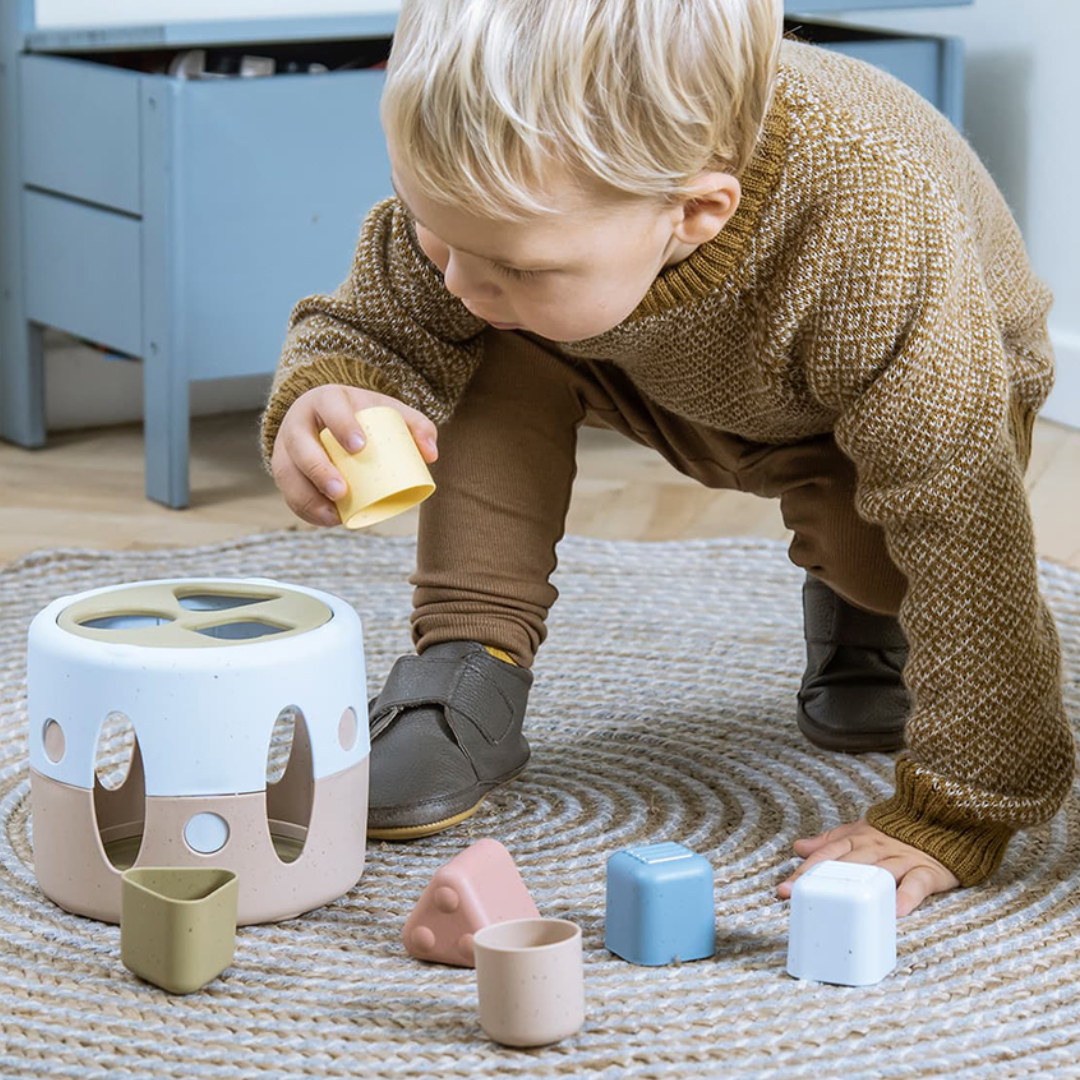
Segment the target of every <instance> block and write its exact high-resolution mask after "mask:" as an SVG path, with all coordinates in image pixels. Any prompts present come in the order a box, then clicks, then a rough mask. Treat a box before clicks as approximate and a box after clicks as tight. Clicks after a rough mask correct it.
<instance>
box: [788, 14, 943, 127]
mask: <svg viewBox="0 0 1080 1080" xmlns="http://www.w3.org/2000/svg"><path fill="white" fill-rule="evenodd" d="M785 28H786V29H787V30H789V31H790V32H792V33H794V35H795V36H796V37H798V38H801V39H802V40H803V41H810V42H812V43H813V44H815V45H823V46H824V47H825V48H827V49H832V50H833V51H834V52H840V53H844V54H845V55H846V56H853V57H855V58H856V59H857V60H865V61H866V62H867V63H868V64H873V65H874V66H875V67H879V68H881V69H882V70H883V71H887V72H889V74H890V75H894V76H895V77H896V78H898V79H899V80H900V81H901V82H904V83H907V85H908V86H910V87H911V88H912V89H913V90H915V91H916V92H917V93H919V94H922V96H923V97H924V98H926V100H927V101H929V102H930V104H931V105H933V106H934V107H935V108H937V109H939V110H940V111H941V112H943V113H944V114H945V115H946V116H947V117H948V118H949V119H950V120H951V121H952V122H953V123H954V124H956V125H957V126H958V127H959V126H960V124H961V114H962V111H963V78H962V64H963V60H962V51H961V49H962V46H961V43H960V41H959V40H958V39H956V38H951V37H922V36H919V35H915V34H899V33H891V32H888V31H881V30H862V29H858V28H856V27H853V26H843V25H836V24H833V23H814V22H803V21H794V20H787V21H786V22H785Z"/></svg>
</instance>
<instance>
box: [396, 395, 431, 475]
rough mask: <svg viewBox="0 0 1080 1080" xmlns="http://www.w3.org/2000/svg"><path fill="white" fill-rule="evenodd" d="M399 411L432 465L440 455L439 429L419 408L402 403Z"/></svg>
mask: <svg viewBox="0 0 1080 1080" xmlns="http://www.w3.org/2000/svg"><path fill="white" fill-rule="evenodd" d="M399 411H400V412H401V415H402V416H403V417H404V418H405V423H406V424H408V426H409V431H411V432H412V437H413V439H414V440H415V441H416V446H417V449H418V450H419V451H420V454H421V456H422V457H423V459H424V460H425V461H426V462H427V463H428V464H429V465H430V464H431V463H432V462H433V461H435V460H437V458H438V456H439V447H438V440H439V429H438V428H437V427H436V426H435V425H434V424H433V423H432V422H431V421H430V420H429V419H428V418H427V417H426V416H425V415H424V414H423V413H422V412H420V411H419V410H418V409H414V408H412V407H410V406H409V405H401V406H400V409H399Z"/></svg>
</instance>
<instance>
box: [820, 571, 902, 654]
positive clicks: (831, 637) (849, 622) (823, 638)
mask: <svg viewBox="0 0 1080 1080" xmlns="http://www.w3.org/2000/svg"><path fill="white" fill-rule="evenodd" d="M803 615H804V619H805V625H806V640H807V641H808V642H809V643H811V644H813V645H848V646H852V647H854V648H860V649H906V648H907V638H906V637H905V636H904V631H903V630H901V628H900V623H899V621H898V620H897V619H896V618H895V617H893V616H892V615H875V614H873V613H872V612H869V611H862V610H861V609H860V608H857V607H853V606H852V605H851V604H849V603H848V602H847V601H846V600H843V599H841V597H839V596H837V595H836V593H834V592H833V591H832V590H831V589H830V588H829V587H828V586H827V585H825V584H823V583H818V582H815V583H813V584H810V585H809V587H808V588H806V589H805V590H804V592H803Z"/></svg>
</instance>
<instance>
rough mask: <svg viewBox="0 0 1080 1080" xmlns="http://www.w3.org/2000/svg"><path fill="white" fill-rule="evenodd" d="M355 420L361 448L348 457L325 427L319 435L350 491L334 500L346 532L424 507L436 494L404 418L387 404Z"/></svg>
mask: <svg viewBox="0 0 1080 1080" xmlns="http://www.w3.org/2000/svg"><path fill="white" fill-rule="evenodd" d="M356 419H357V422H358V423H359V424H360V427H361V429H362V430H363V432H364V440H365V441H364V447H363V449H362V450H360V451H358V452H357V453H355V454H350V453H349V452H348V451H347V450H345V449H344V448H343V447H342V445H341V443H339V442H338V441H337V439H335V438H334V436H333V435H331V434H330V431H329V430H328V429H327V428H323V430H322V431H320V432H319V438H320V439H321V440H322V444H323V446H324V447H325V448H326V452H327V454H329V455H330V460H331V461H332V462H333V463H334V465H335V466H336V467H337V470H338V472H340V473H341V475H342V476H343V477H344V478H345V483H346V485H347V487H348V490H347V491H346V492H345V494H344V495H343V496H342V497H341V498H340V499H335V500H334V501H335V503H336V505H337V509H338V513H339V514H340V515H341V520H342V522H344V524H345V527H346V528H348V529H363V528H366V527H367V526H368V525H374V524H375V523H376V522H379V521H385V520H386V519H387V518H392V517H394V516H395V515H396V514H400V513H403V512H404V511H406V510H408V509H410V508H411V507H413V506H416V504H417V503H422V502H423V501H424V500H425V499H426V498H427V497H428V496H429V495H430V494H431V493H432V492H433V491H434V490H435V482H434V481H433V480H432V479H431V473H429V472H428V468H427V465H426V464H425V463H424V459H423V458H422V457H421V456H420V451H419V450H418V449H417V446H416V441H415V440H414V439H413V436H412V432H411V431H409V428H408V425H407V424H406V423H405V418H404V417H403V416H402V415H401V413H399V412H398V411H397V409H392V408H390V407H389V406H388V405H379V406H376V407H374V408H371V409H361V410H360V411H359V412H358V413H357V414H356Z"/></svg>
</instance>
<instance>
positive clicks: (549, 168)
mask: <svg viewBox="0 0 1080 1080" xmlns="http://www.w3.org/2000/svg"><path fill="white" fill-rule="evenodd" d="M781 22H782V19H781V4H780V2H779V0H404V3H403V4H402V11H401V16H400V19H399V23H398V32H397V35H396V38H395V44H394V52H393V55H392V57H391V61H390V66H389V72H388V76H387V84H386V91H385V94H384V97H383V123H384V127H385V130H386V135H387V142H388V146H389V150H390V156H391V162H392V164H393V168H394V179H395V186H396V187H397V189H398V192H399V194H400V195H401V196H402V197H403V201H404V202H405V203H406V205H407V206H408V208H409V209H410V210H411V211H412V212H413V214H414V215H415V216H416V218H417V220H418V222H419V223H422V225H418V229H417V233H418V236H419V238H420V242H421V244H422V245H423V247H424V249H425V251H427V253H428V255H429V256H430V257H431V258H432V259H433V261H435V262H436V264H437V265H439V266H440V268H441V269H442V270H443V271H444V273H445V274H446V281H447V286H448V288H450V289H451V290H452V291H453V292H455V293H457V294H458V295H459V296H461V297H462V299H463V300H464V301H465V302H466V303H467V304H468V305H469V306H470V307H471V308H473V309H474V310H475V311H476V312H477V313H478V314H479V315H480V316H481V317H486V318H488V319H489V320H490V321H495V322H498V323H512V324H515V325H520V326H524V327H525V328H526V329H528V330H531V331H533V332H535V333H537V334H540V335H542V336H544V337H549V338H553V339H555V340H564V341H570V340H580V339H582V338H585V337H590V336H593V335H594V334H598V333H602V332H603V331H605V330H607V329H610V328H611V327H612V326H615V325H617V324H618V323H619V322H621V321H622V320H623V319H624V318H626V316H627V315H629V314H630V312H631V311H633V309H634V308H635V307H636V306H637V304H638V303H639V302H640V300H641V298H642V297H643V296H644V294H645V292H646V291H647V290H648V287H649V285H650V284H651V283H652V281H653V279H654V278H655V276H656V274H657V273H658V272H659V271H660V270H661V269H663V267H664V266H665V265H668V264H671V263H674V262H677V261H679V259H681V258H685V257H686V255H688V254H689V253H690V252H691V251H693V250H694V248H696V247H697V246H699V245H700V244H702V243H705V242H706V241H708V240H710V239H712V238H713V237H714V236H715V235H716V233H717V232H719V230H720V229H721V228H722V227H723V225H724V224H725V222H726V221H727V220H728V218H729V217H730V215H731V214H732V213H733V212H734V210H735V208H736V206H737V204H738V199H739V182H738V176H739V174H740V172H741V171H742V169H743V167H744V166H745V165H746V163H747V161H748V160H749V157H750V155H751V153H752V151H753V148H754V145H755V142H756V140H757V137H758V133H759V132H760V129H761V124H762V120H763V118H764V115H765V110H766V108H767V105H768V101H769V96H770V92H771V88H772V81H773V76H774V73H775V69H776V58H777V52H778V49H779V41H780V35H781ZM508 269H509V270H510V271H513V270H519V271H520V270H526V271H527V270H530V269H533V270H537V271H538V272H536V273H535V274H532V275H531V276H521V275H520V274H515V273H513V272H510V273H508V272H507V270H508Z"/></svg>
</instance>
